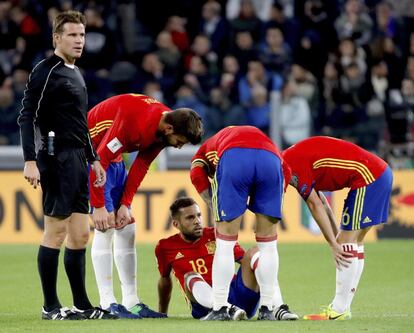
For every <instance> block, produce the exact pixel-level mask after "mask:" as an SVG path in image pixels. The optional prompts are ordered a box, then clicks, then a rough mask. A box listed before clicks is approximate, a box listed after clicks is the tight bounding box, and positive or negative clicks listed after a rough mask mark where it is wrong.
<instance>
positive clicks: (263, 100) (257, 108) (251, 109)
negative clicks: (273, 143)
mask: <svg viewBox="0 0 414 333" xmlns="http://www.w3.org/2000/svg"><path fill="white" fill-rule="evenodd" d="M245 108H246V116H247V125H251V126H255V127H257V128H260V129H261V130H262V131H263V132H264V133H266V134H269V127H270V103H269V98H268V91H267V90H266V88H265V87H263V86H262V85H260V84H256V85H254V86H253V87H252V89H251V99H250V103H249V104H247V105H246V107H245Z"/></svg>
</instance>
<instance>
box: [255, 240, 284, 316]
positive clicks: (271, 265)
mask: <svg viewBox="0 0 414 333" xmlns="http://www.w3.org/2000/svg"><path fill="white" fill-rule="evenodd" d="M256 241H257V246H258V247H259V250H260V260H259V262H258V264H257V267H256V271H255V276H256V280H257V283H258V284H259V288H260V303H259V306H263V305H264V306H267V308H268V309H269V310H272V309H273V297H274V296H275V288H276V285H275V281H277V274H278V269H279V256H278V253H277V241H276V239H275V238H274V239H273V240H272V239H271V238H270V239H269V238H267V239H263V238H258V237H256ZM276 298H279V297H278V296H276ZM280 299H281V297H280V298H279V300H277V301H278V302H279V301H280Z"/></svg>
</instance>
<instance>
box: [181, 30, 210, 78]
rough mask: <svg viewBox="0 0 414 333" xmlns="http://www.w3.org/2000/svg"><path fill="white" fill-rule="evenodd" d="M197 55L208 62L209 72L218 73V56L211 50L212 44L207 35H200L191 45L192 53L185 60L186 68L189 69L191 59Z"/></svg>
mask: <svg viewBox="0 0 414 333" xmlns="http://www.w3.org/2000/svg"><path fill="white" fill-rule="evenodd" d="M194 55H196V56H199V57H202V58H204V59H206V60H207V63H208V71H209V72H210V73H211V74H216V73H217V60H218V57H217V54H216V53H215V52H214V51H213V50H212V49H211V42H210V40H209V39H208V37H207V36H206V35H203V34H198V35H197V36H195V38H194V41H193V43H192V44H191V51H190V52H189V53H188V54H187V57H186V59H185V67H186V68H187V69H188V68H189V65H190V62H191V58H192V57H193V56H194Z"/></svg>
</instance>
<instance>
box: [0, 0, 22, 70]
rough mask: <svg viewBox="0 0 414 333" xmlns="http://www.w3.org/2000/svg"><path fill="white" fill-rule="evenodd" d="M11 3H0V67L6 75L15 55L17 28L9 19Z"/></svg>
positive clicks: (12, 64)
mask: <svg viewBox="0 0 414 333" xmlns="http://www.w3.org/2000/svg"><path fill="white" fill-rule="evenodd" d="M10 9H11V2H9V1H0V28H1V29H0V41H1V43H0V66H1V67H2V70H3V72H4V73H5V74H6V75H9V74H10V73H11V71H12V69H13V66H14V62H13V55H14V54H15V53H16V50H15V49H16V46H17V39H18V37H19V28H18V26H17V25H16V23H14V22H13V21H12V20H11V19H10V16H9V14H10Z"/></svg>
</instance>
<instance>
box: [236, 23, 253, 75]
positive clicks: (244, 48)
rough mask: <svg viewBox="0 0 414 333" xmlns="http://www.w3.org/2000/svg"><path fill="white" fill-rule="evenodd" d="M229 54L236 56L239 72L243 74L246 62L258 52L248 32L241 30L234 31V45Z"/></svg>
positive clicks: (245, 69)
mask: <svg viewBox="0 0 414 333" xmlns="http://www.w3.org/2000/svg"><path fill="white" fill-rule="evenodd" d="M231 54H233V55H234V56H235V57H236V58H237V60H238V62H239V66H240V71H241V73H242V74H245V73H246V71H247V63H248V62H249V61H251V60H255V59H257V57H258V52H257V49H256V47H255V44H254V41H253V38H252V35H251V33H250V32H248V31H242V32H238V33H236V39H235V45H234V47H233V48H232V50H231Z"/></svg>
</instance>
